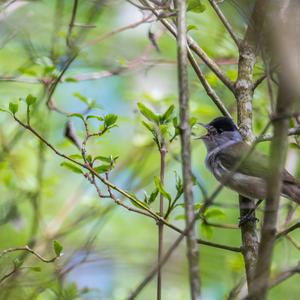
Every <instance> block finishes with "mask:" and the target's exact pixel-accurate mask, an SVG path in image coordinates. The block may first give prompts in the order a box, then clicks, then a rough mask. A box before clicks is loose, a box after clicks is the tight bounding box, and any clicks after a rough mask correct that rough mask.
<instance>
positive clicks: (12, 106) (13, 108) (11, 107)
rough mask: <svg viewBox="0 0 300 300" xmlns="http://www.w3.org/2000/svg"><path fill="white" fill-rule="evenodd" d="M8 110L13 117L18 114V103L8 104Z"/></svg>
mask: <svg viewBox="0 0 300 300" xmlns="http://www.w3.org/2000/svg"><path fill="white" fill-rule="evenodd" d="M8 108H9V110H10V112H11V113H12V114H13V115H15V114H16V113H17V112H18V110H19V104H18V103H13V102H10V103H9V106H8Z"/></svg>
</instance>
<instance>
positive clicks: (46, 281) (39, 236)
mask: <svg viewBox="0 0 300 300" xmlns="http://www.w3.org/2000/svg"><path fill="white" fill-rule="evenodd" d="M1 5H2V8H1V11H0V22H1V27H0V28H1V29H0V30H1V37H0V44H1V48H0V66H1V68H0V80H1V81H0V89H1V98H0V99H1V100H0V107H1V108H2V109H7V108H8V103H9V102H18V103H19V107H20V108H19V112H18V113H17V115H18V117H19V118H20V119H23V120H25V117H26V105H25V103H24V98H25V97H26V96H27V95H28V94H32V95H34V96H36V97H37V102H36V104H35V106H34V107H33V108H32V112H31V124H32V126H33V127H34V128H35V129H36V130H37V131H38V132H39V133H41V135H42V136H43V137H45V138H46V139H47V140H48V141H50V143H51V144H53V145H54V146H55V147H56V148H57V149H59V150H60V151H61V152H63V153H65V154H67V155H71V154H75V153H78V149H77V148H76V147H75V146H74V145H73V144H72V143H71V142H70V141H69V140H67V139H66V138H65V134H64V132H65V127H66V123H67V121H68V120H69V119H70V118H68V117H67V116H66V115H65V114H62V113H59V112H56V111H53V110H49V109H48V107H47V105H46V99H47V91H46V89H45V85H46V84H47V82H46V81H47V78H48V79H49V78H51V76H52V78H55V76H57V74H59V73H60V72H61V71H62V69H63V66H64V64H65V63H66V61H67V60H68V59H69V57H70V55H71V54H70V53H71V50H74V49H79V50H80V52H79V54H78V56H77V57H76V59H75V60H74V61H73V62H72V63H71V65H70V67H69V68H68V69H67V70H66V72H65V74H64V77H63V82H60V83H58V85H57V88H56V89H55V91H54V94H53V101H55V103H56V106H57V108H58V109H59V110H61V111H63V112H66V113H76V112H79V113H82V112H83V111H85V110H86V108H87V106H88V104H87V102H89V101H90V102H89V103H92V105H91V109H90V112H89V113H90V114H94V115H99V116H104V115H106V114H108V113H114V114H116V115H118V121H117V125H118V127H115V128H113V129H111V131H110V132H109V133H108V134H106V135H104V136H103V137H99V138H94V139H93V140H92V141H91V142H89V144H88V151H89V153H91V154H92V155H93V156H95V155H102V156H109V155H112V156H119V158H118V160H117V162H116V167H115V169H114V170H113V171H111V172H110V175H109V178H110V180H111V181H112V182H113V183H114V184H116V185H117V186H120V187H121V188H123V189H125V190H128V191H130V192H132V193H135V194H136V195H137V196H138V197H139V198H140V199H143V197H144V192H147V193H148V194H150V193H151V191H153V189H154V188H155V184H154V176H158V175H159V152H158V151H157V149H156V146H155V144H154V142H153V140H152V137H151V134H150V133H149V131H147V129H146V128H145V127H144V126H143V125H142V120H144V118H143V116H142V115H141V114H140V112H139V111H138V109H137V102H143V103H144V104H146V105H147V106H149V107H151V108H152V109H153V110H154V111H156V112H157V113H162V112H164V111H165V110H166V109H167V108H168V107H169V106H170V105H171V104H175V107H176V108H175V115H176V114H178V106H177V67H176V43H175V41H174V39H173V37H171V36H170V35H169V34H168V33H167V32H166V30H165V29H164V28H163V27H162V26H161V25H160V24H159V23H157V22H154V21H153V20H154V19H153V18H150V19H148V21H147V22H145V23H144V24H140V25H139V26H132V27H134V28H130V29H127V30H124V31H121V32H118V33H117V32H116V31H118V29H119V28H123V27H124V26H127V25H129V24H135V23H136V22H139V21H140V20H141V19H142V18H143V17H145V16H147V12H143V13H144V15H143V14H142V13H141V11H139V10H138V9H137V8H136V7H134V6H132V5H131V4H130V3H127V2H126V1H117V0H115V1H114V0H112V1H91V0H85V1H83V0H81V1H79V5H78V10H77V14H76V24H77V26H75V27H74V28H73V29H72V35H71V44H72V43H73V45H72V47H68V46H67V44H66V38H67V36H68V30H69V23H70V18H71V14H72V8H73V1H71V0H65V1H64V0H57V1H55V0H40V1H39V0H36V1H2V4H1ZM203 5H205V7H206V9H205V10H204V11H203V12H202V13H194V12H188V25H193V26H190V27H189V28H190V29H191V30H190V31H189V34H190V35H192V36H193V38H195V40H196V41H197V42H199V44H200V45H201V47H203V49H204V50H205V51H207V53H208V54H209V55H210V56H211V57H212V58H213V59H214V60H215V61H216V62H217V63H218V64H219V65H220V66H221V68H222V69H223V70H224V72H225V73H226V74H227V76H229V77H230V79H232V80H235V79H236V76H237V61H238V57H237V53H238V52H237V49H236V47H235V45H234V44H233V42H232V41H231V39H230V37H229V35H228V33H227V32H226V31H225V29H224V28H223V27H222V24H221V23H220V22H219V20H218V19H217V17H216V16H215V14H214V12H213V11H212V10H211V8H210V7H209V5H208V3H206V1H203ZM221 7H222V9H224V12H225V13H226V15H227V16H228V18H229V19H230V21H231V23H232V24H233V25H234V28H235V30H236V31H237V32H238V33H239V34H240V36H241V37H242V34H243V33H244V30H245V28H246V26H247V23H248V22H247V18H248V16H249V13H250V11H251V7H252V1H239V2H238V1H225V3H222V5H221ZM82 24H84V25H91V26H82ZM135 25H137V24H135ZM149 32H151V34H152V35H154V37H155V40H156V43H157V45H158V47H159V51H158V49H156V47H155V45H154V44H153V42H151V40H150V39H149ZM200 66H201V68H202V69H203V71H204V72H205V75H206V77H207V79H208V80H209V82H210V84H211V85H212V87H213V88H214V89H215V90H216V92H217V93H218V95H219V96H220V97H221V99H222V100H223V101H224V104H225V105H226V107H227V108H228V109H229V110H230V112H231V113H232V114H233V115H235V110H236V106H235V99H234V96H233V95H232V94H231V92H230V91H228V90H227V89H226V88H225V87H224V86H223V85H222V84H221V83H220V82H219V80H218V79H217V78H216V77H215V75H214V74H213V73H212V72H211V71H210V70H208V69H207V67H205V65H204V64H200ZM263 72H264V70H263V66H262V63H261V62H260V61H258V64H257V66H256V70H255V75H256V78H259V76H260V75H262V74H263ZM93 77H95V78H93ZM189 81H190V82H189V86H190V100H191V105H190V108H191V115H192V117H194V118H196V119H197V120H198V121H201V122H208V121H210V120H211V119H212V118H214V117H217V116H219V115H220V112H219V111H218V109H217V108H216V107H215V106H214V104H213V103H212V101H211V100H210V98H209V97H208V96H207V95H206V93H205V91H204V89H203V88H202V86H201V84H200V82H199V80H198V79H197V78H196V76H195V74H194V73H193V70H192V69H190V70H189ZM76 93H77V94H76ZM76 95H77V96H76ZM78 95H81V97H80V96H79V97H78ZM80 98H81V99H80ZM19 99H20V100H19ZM93 101H94V102H93ZM267 116H268V96H267V88H266V86H265V84H262V85H261V86H260V87H259V88H258V89H257V90H256V92H255V97H254V130H255V133H256V134H259V132H260V131H261V130H262V128H263V126H264V125H265V124H266V122H267ZM0 121H1V125H2V126H1V127H0V147H1V148H0V151H1V154H0V180H1V184H0V193H1V195H2V197H1V201H0V225H1V227H0V230H1V235H0V243H1V248H2V249H3V250H4V249H6V248H10V247H17V246H24V245H26V244H30V245H32V246H33V248H34V249H35V250H36V251H37V252H38V253H41V254H42V255H43V256H45V257H47V258H51V257H52V256H53V255H54V253H53V249H52V242H53V240H59V241H60V243H61V244H62V245H63V253H64V255H63V256H62V257H61V258H60V259H59V260H57V261H55V263H52V264H45V263H42V262H40V261H39V260H37V259H36V258H35V257H33V256H30V255H26V256H25V257H24V263H23V265H22V268H21V270H20V271H18V272H16V273H15V274H14V275H13V276H11V277H10V278H8V279H7V280H5V281H4V282H2V283H1V287H0V298H1V299H11V300H19V299H28V300H29V299H36V300H52V299H64V300H67V299H116V300H119V299H125V298H126V296H128V295H129V293H130V291H131V290H133V289H134V288H135V287H136V286H137V284H138V283H140V282H141V280H142V279H143V278H144V276H146V274H147V273H148V272H149V270H150V269H151V267H152V266H153V265H155V263H156V256H157V254H156V251H157V226H156V224H155V222H153V220H152V219H149V218H146V217H144V216H142V215H137V214H135V213H134V212H130V211H127V210H126V209H124V208H123V207H120V206H118V205H116V204H115V203H113V201H112V200H111V199H99V198H98V197H97V194H96V192H95V189H94V188H93V186H92V185H91V184H90V183H89V182H88V181H87V180H86V179H85V178H84V177H83V176H81V175H79V174H75V173H72V172H71V171H70V170H68V169H65V168H63V167H61V166H60V164H61V162H62V161H63V160H62V159H61V158H60V157H58V156H56V155H55V154H54V153H53V152H52V151H51V150H50V149H49V148H47V147H46V146H45V145H43V144H42V143H41V142H40V141H39V140H37V139H36V137H34V136H33V135H32V134H31V133H29V132H26V131H25V130H24V129H23V128H21V127H20V126H19V125H18V124H17V123H16V122H15V121H14V120H13V118H12V117H11V116H10V115H8V114H7V113H5V112H2V113H1V114H0ZM72 123H73V125H74V126H75V130H76V133H77V135H78V136H79V137H80V138H82V137H83V134H84V133H83V132H84V128H83V126H82V123H81V120H80V119H79V118H72ZM91 126H92V127H93V128H96V127H97V122H96V121H95V122H94V121H93V122H91ZM171 131H172V129H171ZM195 134H197V128H195ZM291 143H294V142H293V141H292V140H291ZM192 147H193V172H194V174H195V176H196V177H197V179H198V180H199V182H201V184H202V185H203V186H204V187H205V189H206V191H207V193H208V194H210V193H211V192H212V191H213V190H214V188H215V187H216V186H217V182H216V181H215V179H214V178H213V177H212V175H211V174H210V173H209V172H208V170H207V169H206V168H205V165H204V158H205V148H204V146H203V145H202V143H201V142H200V141H197V140H193V141H192ZM259 148H260V149H261V150H262V151H267V150H268V143H261V144H260V145H259ZM179 151H180V148H179V140H178V138H177V139H175V140H174V141H173V142H172V143H171V144H170V145H168V154H167V171H166V172H167V173H166V182H165V188H166V190H167V191H168V192H169V193H171V194H172V195H173V196H174V195H175V193H176V190H175V171H176V172H177V174H179V175H180V174H181V164H180V159H179V158H180V152H179ZM287 163H288V166H290V168H291V170H292V171H293V172H294V173H296V174H297V172H299V170H298V169H299V168H298V150H297V149H295V147H291V149H290V150H289V156H288V162H287ZM298 175H299V173H298ZM102 189H103V190H104V191H106V190H105V187H104V186H102ZM194 192H195V201H196V203H201V201H203V197H202V194H201V193H200V192H199V189H197V187H195V191H194ZM118 197H121V195H118ZM121 199H122V198H121ZM122 200H125V199H122ZM125 201H126V202H125V203H126V204H128V205H129V206H130V205H131V203H130V202H128V200H125ZM182 201H183V200H182V199H181V200H180V202H182ZM157 204H158V203H157V201H156V202H155V203H154V204H153V205H152V207H153V209H154V210H157V209H158V205H157ZM237 204H238V196H237V195H236V194H235V193H233V192H231V191H229V190H227V189H224V190H223V191H222V192H221V193H220V194H219V195H218V197H217V199H216V201H215V205H214V208H215V209H218V212H219V213H217V214H216V215H215V217H212V218H211V219H210V220H209V221H211V222H212V223H218V224H220V223H221V224H230V225H234V226H233V227H237V226H236V225H237V224H238V216H239V210H238V205H237ZM286 210H287V205H286V202H283V203H282V210H281V215H282V216H281V217H282V220H283V219H284V217H285V215H286ZM183 214H184V212H183V208H182V207H180V206H179V207H178V208H176V210H175V211H174V212H173V213H172V214H171V216H170V218H169V221H170V222H172V223H174V224H176V225H177V226H179V227H181V228H184V220H182V218H181V217H180V216H182V215H183ZM258 215H259V216H258V217H259V218H261V215H260V212H259V213H258ZM297 216H298V217H299V212H296V215H295V218H297ZM260 225H261V222H259V223H258V227H260ZM197 231H198V235H199V237H201V238H203V239H209V240H211V241H214V242H217V243H223V244H227V245H231V246H237V247H238V246H240V244H241V240H240V231H239V229H238V228H236V229H224V228H215V227H212V226H203V225H201V222H200V221H199V222H198V223H197ZM165 232H166V234H165V240H164V248H165V249H167V248H168V245H171V244H172V242H173V241H174V240H175V238H176V237H177V236H178V234H177V233H176V232H173V231H172V230H170V229H168V228H166V229H165ZM292 236H294V237H295V238H297V233H293V234H292ZM199 248H200V262H199V263H200V268H201V278H202V292H203V299H204V300H219V299H226V297H227V296H228V294H229V292H230V290H231V289H232V287H233V286H235V285H236V284H237V283H238V282H239V281H240V280H241V279H243V278H244V277H245V275H244V266H243V260H242V256H241V254H238V253H234V252H230V251H226V250H221V249H215V248H211V247H207V246H202V245H200V246H199ZM275 250H276V251H275V260H274V265H273V271H274V272H275V273H276V271H279V270H281V269H283V268H287V267H288V266H290V265H293V264H295V263H296V262H297V260H298V257H299V254H298V252H297V249H296V248H295V247H293V246H292V245H291V243H290V242H289V241H288V240H280V241H278V242H277V245H276V249H275ZM19 255H20V253H16V252H14V253H11V254H7V255H5V256H3V257H1V260H0V266H1V271H0V273H1V277H2V276H4V275H5V274H7V273H8V272H9V271H10V270H11V269H12V268H13V262H14V259H15V258H16V257H17V256H19ZM32 267H40V268H41V270H40V272H35V270H34V269H32ZM297 282H298V278H297V277H292V278H291V279H289V280H288V281H286V282H284V283H283V284H282V285H280V286H278V287H276V288H274V289H272V291H271V293H270V295H269V299H280V300H283V299H284V300H293V299H297V294H299V287H298V285H297ZM155 294H156V282H155V280H153V281H152V282H151V283H150V284H149V285H148V286H147V287H146V288H145V289H144V290H143V291H142V293H141V294H140V296H139V297H138V299H144V300H147V299H155ZM163 299H170V300H171V299H172V300H177V299H178V300H179V299H189V283H188V273H187V260H186V248H185V243H184V242H183V243H182V244H181V245H180V247H178V248H177V249H176V251H175V252H174V253H173V255H172V257H171V259H170V260H169V262H168V263H167V264H166V266H165V267H164V268H163Z"/></svg>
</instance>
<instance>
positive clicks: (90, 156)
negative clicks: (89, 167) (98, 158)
mask: <svg viewBox="0 0 300 300" xmlns="http://www.w3.org/2000/svg"><path fill="white" fill-rule="evenodd" d="M86 160H87V161H88V162H89V163H91V162H92V160H93V158H92V155H90V154H89V155H87V157H86Z"/></svg>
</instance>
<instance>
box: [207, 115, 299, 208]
mask: <svg viewBox="0 0 300 300" xmlns="http://www.w3.org/2000/svg"><path fill="white" fill-rule="evenodd" d="M205 127H206V129H207V131H208V133H207V134H206V135H204V136H202V137H201V139H202V140H203V141H204V143H205V146H206V149H207V156H206V166H207V167H208V169H209V170H210V171H211V172H212V173H213V175H214V176H215V178H216V179H217V180H218V181H219V182H221V183H223V184H224V185H225V186H227V187H229V188H231V189H232V190H234V191H236V192H238V193H239V194H241V195H243V196H245V197H249V198H255V199H265V198H266V194H267V184H266V182H267V177H268V172H269V166H268V164H269V158H268V157H267V156H266V155H264V154H262V153H261V152H259V151H257V150H254V151H253V152H252V153H251V154H250V155H249V156H248V157H247V159H246V160H243V162H242V163H241V164H240V165H239V166H238V167H237V168H236V166H237V164H238V162H239V161H241V160H242V158H244V156H245V155H246V154H247V153H249V150H250V146H249V145H248V144H246V143H245V142H243V139H242V136H241V134H240V133H239V131H238V129H237V127H236V126H235V125H234V123H233V122H232V121H231V120H230V119H229V118H226V117H220V118H217V119H215V120H213V121H212V122H210V123H209V124H207V125H205ZM234 169H236V170H235V171H234V172H231V171H232V170H234ZM231 173H232V174H231ZM281 194H282V196H284V197H287V198H290V199H291V200H293V201H295V202H297V203H298V204H300V183H299V182H298V181H297V180H296V179H295V178H294V177H293V176H292V175H291V174H290V173H289V172H288V171H286V170H283V173H282V192H281Z"/></svg>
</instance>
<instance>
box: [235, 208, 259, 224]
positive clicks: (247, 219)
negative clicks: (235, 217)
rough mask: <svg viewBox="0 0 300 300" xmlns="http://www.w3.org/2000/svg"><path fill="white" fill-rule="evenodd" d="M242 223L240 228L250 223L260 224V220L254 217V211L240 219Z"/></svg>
mask: <svg viewBox="0 0 300 300" xmlns="http://www.w3.org/2000/svg"><path fill="white" fill-rule="evenodd" d="M239 219H240V221H239V227H241V226H242V225H244V224H245V223H248V222H253V223H255V222H258V221H259V219H257V218H256V217H254V216H253V211H251V212H249V213H247V214H246V215H244V216H243V217H240V218H239Z"/></svg>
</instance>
